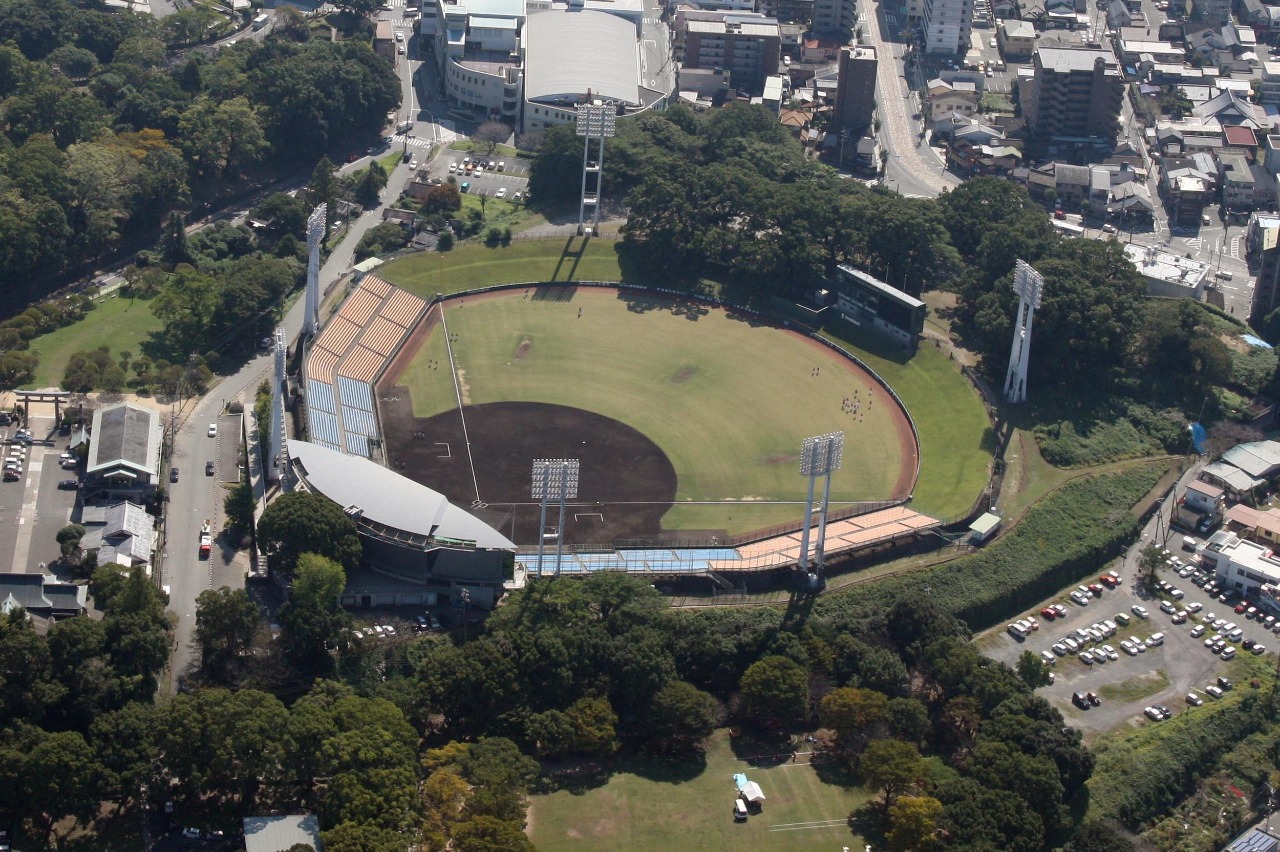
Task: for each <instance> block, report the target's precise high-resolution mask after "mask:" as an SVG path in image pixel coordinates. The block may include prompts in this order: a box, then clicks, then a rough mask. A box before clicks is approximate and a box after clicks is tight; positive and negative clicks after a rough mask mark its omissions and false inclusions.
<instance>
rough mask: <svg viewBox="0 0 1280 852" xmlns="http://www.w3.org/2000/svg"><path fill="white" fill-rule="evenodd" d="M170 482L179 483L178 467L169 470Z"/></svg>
mask: <svg viewBox="0 0 1280 852" xmlns="http://www.w3.org/2000/svg"><path fill="white" fill-rule="evenodd" d="M169 481H170V482H177V481H178V469H177V468H176V467H171V468H169Z"/></svg>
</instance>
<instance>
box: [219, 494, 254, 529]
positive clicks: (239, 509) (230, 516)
mask: <svg viewBox="0 0 1280 852" xmlns="http://www.w3.org/2000/svg"><path fill="white" fill-rule="evenodd" d="M257 505H258V501H257V500H255V499H254V498H253V487H252V486H251V485H250V484H249V483H248V482H240V483H238V484H236V485H233V486H232V487H231V488H229V489H228V490H227V496H226V497H224V498H222V508H223V511H225V512H226V513H227V527H228V528H230V529H233V530H236V531H238V532H240V533H241V534H242V535H247V534H248V533H249V530H251V529H253V510H254V509H255V508H256V507H257Z"/></svg>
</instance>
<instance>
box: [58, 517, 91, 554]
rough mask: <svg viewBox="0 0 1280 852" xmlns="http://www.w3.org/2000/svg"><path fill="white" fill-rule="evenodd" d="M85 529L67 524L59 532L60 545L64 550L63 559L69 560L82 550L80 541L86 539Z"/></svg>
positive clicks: (77, 525)
mask: <svg viewBox="0 0 1280 852" xmlns="http://www.w3.org/2000/svg"><path fill="white" fill-rule="evenodd" d="M84 532H85V530H84V527H82V526H80V525H79V524H67V525H66V526H65V527H63V528H62V529H60V530H58V536H57V540H58V545H59V546H60V547H61V548H62V558H63V559H68V558H70V557H71V556H73V555H74V554H75V553H76V552H77V551H79V550H80V540H81V539H82V538H84Z"/></svg>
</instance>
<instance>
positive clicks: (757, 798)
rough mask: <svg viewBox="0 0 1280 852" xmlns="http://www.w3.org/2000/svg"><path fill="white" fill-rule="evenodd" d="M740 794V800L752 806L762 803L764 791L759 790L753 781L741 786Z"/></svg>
mask: <svg viewBox="0 0 1280 852" xmlns="http://www.w3.org/2000/svg"><path fill="white" fill-rule="evenodd" d="M741 793H742V798H744V799H746V800H747V801H748V802H751V803H753V804H754V803H757V802H763V801H764V791H763V790H761V789H760V785H759V784H757V783H756V782H754V781H748V782H747V783H746V784H743V785H742V788H741Z"/></svg>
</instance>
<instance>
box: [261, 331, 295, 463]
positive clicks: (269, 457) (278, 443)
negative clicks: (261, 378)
mask: <svg viewBox="0 0 1280 852" xmlns="http://www.w3.org/2000/svg"><path fill="white" fill-rule="evenodd" d="M288 352H289V344H288V343H287V338H286V337H285V333H284V329H283V328H277V329H276V335H275V350H274V352H273V355H274V360H275V363H274V367H275V370H274V373H273V375H272V382H271V429H270V431H269V432H268V434H269V435H270V437H271V441H270V443H269V444H268V445H267V447H266V449H265V455H264V457H263V467H265V468H266V474H267V481H268V482H279V481H280V476H281V474H282V472H283V470H284V467H285V463H284V433H285V429H284V401H285V395H286V394H287V393H288V384H287V381H288V380H287V379H286V378H285V362H286V360H287V355H288Z"/></svg>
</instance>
